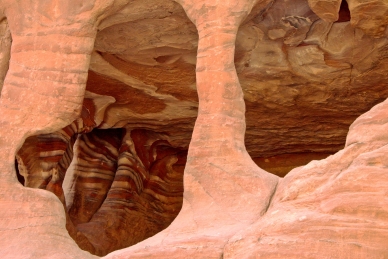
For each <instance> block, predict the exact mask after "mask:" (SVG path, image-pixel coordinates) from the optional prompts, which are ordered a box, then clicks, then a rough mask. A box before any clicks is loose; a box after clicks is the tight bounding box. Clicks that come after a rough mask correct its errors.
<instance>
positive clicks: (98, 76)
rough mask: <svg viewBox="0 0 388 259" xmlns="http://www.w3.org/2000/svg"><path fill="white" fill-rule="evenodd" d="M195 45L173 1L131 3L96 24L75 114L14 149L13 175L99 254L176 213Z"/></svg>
mask: <svg viewBox="0 0 388 259" xmlns="http://www.w3.org/2000/svg"><path fill="white" fill-rule="evenodd" d="M133 10H136V11H135V12H134V11H133ZM139 13H142V15H141V16H139ZM123 17H125V18H123ZM197 45H198V35H197V30H196V28H195V26H194V25H193V24H192V23H191V21H190V20H189V19H188V18H187V16H186V14H185V12H184V10H183V8H182V7H181V6H180V5H179V4H177V3H176V2H174V1H171V0H160V1H148V2H142V1H131V3H129V4H128V5H127V6H125V7H123V8H122V9H121V10H119V11H118V12H117V13H116V14H113V15H111V16H109V17H107V18H106V19H104V20H102V21H101V23H100V25H99V30H98V33H97V36H96V41H95V48H94V51H93V53H92V55H91V62H90V68H89V76H88V82H87V84H86V94H85V99H84V103H83V107H82V112H81V116H80V118H79V119H77V120H76V121H74V122H73V123H72V124H71V125H69V126H67V127H66V128H64V129H62V130H60V131H58V132H53V133H50V134H44V135H38V136H31V137H29V138H27V140H26V141H25V143H24V145H23V146H22V148H21V149H20V151H19V153H18V154H17V174H18V175H19V181H20V182H21V183H22V184H23V185H24V186H27V187H32V188H40V189H46V190H49V191H51V192H53V193H54V194H55V195H56V196H57V197H58V198H59V199H60V200H61V202H62V203H63V205H64V207H65V211H66V219H67V223H66V224H67V225H66V227H67V230H68V232H69V234H70V236H71V237H72V238H73V239H74V240H75V241H76V243H77V244H78V246H79V247H80V248H81V249H83V250H86V251H89V252H91V253H92V254H96V255H99V256H103V255H106V254H108V253H110V252H112V251H115V250H118V249H121V248H125V247H128V246H131V245H134V244H136V243H138V242H140V241H142V240H144V239H146V238H148V237H150V236H153V235H155V234H156V233H158V232H160V231H162V230H163V229H165V228H166V227H167V226H168V225H170V223H171V222H172V221H173V220H174V219H175V217H176V216H177V214H178V213H179V211H180V209H181V206H182V200H183V171H184V168H185V164H186V156H187V149H188V145H189V143H190V139H191V134H192V130H193V127H194V122H195V119H196V116H197V107H198V96H197V92H196V86H195V63H196V52H197Z"/></svg>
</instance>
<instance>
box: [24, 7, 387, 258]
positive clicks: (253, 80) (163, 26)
mask: <svg viewBox="0 0 388 259" xmlns="http://www.w3.org/2000/svg"><path fill="white" fill-rule="evenodd" d="M302 2H304V1H302V0H296V1H285V0H284V1H282V0H278V1H276V2H274V3H273V4H272V5H271V6H268V8H267V9H266V10H265V12H264V13H263V12H261V11H260V12H257V13H252V14H251V15H250V19H248V20H247V21H245V22H244V23H243V24H242V25H241V26H240V29H239V32H238V35H237V40H236V50H235V66H236V69H237V74H238V77H239V80H240V83H241V87H242V89H243V91H244V96H245V97H244V98H245V104H246V124H247V129H246V135H245V136H246V137H245V145H246V148H247V150H248V152H249V154H250V156H251V157H252V159H253V160H254V162H255V163H256V164H257V165H258V166H260V167H261V168H263V169H265V170H267V171H269V172H271V173H273V174H276V175H278V176H281V177H283V176H285V175H286V174H287V173H288V172H289V171H290V170H291V169H293V168H295V167H297V166H302V165H305V164H307V163H308V162H309V161H311V160H317V159H323V158H326V157H327V156H329V155H331V154H334V153H335V152H337V151H338V150H340V149H342V148H343V146H344V144H345V138H346V134H347V132H348V128H349V125H350V124H351V123H352V122H353V121H354V119H355V118H356V117H358V116H359V115H360V114H362V113H364V112H366V111H367V110H369V109H370V108H371V107H373V106H374V105H375V104H377V103H379V102H381V101H383V100H384V99H385V98H386V97H387V96H388V90H387V88H386V87H385V86H386V85H385V84H384V83H382V82H381V81H376V80H377V79H376V80H373V78H374V75H375V74H379V73H381V72H382V71H381V70H380V68H379V67H378V66H377V65H376V64H375V63H373V62H372V61H370V60H368V59H367V56H368V55H372V56H378V55H379V53H380V52H381V51H384V46H385V45H384V42H383V40H381V39H372V38H371V37H368V36H365V35H361V36H359V38H357V40H358V41H359V42H358V45H357V44H355V43H354V37H356V36H354V35H355V29H354V28H352V27H351V26H350V22H349V21H350V12H349V9H348V7H347V3H346V1H342V4H341V8H340V13H339V19H338V21H337V22H336V23H329V22H325V21H323V20H322V19H320V18H319V17H318V16H317V14H315V13H313V12H312V11H311V10H310V8H308V7H306V5H305V4H302ZM158 3H159V5H157V6H154V4H153V3H152V1H150V2H148V1H146V2H144V3H140V1H134V2H132V3H131V4H129V5H128V6H126V7H125V8H123V9H122V10H120V11H119V12H118V13H117V14H115V15H112V16H110V17H108V18H106V19H105V20H103V21H102V23H101V25H100V27H99V32H98V34H97V38H96V42H95V48H94V51H93V53H92V55H91V62H90V69H89V72H88V82H87V85H86V95H85V99H84V103H83V107H82V111H81V115H80V118H78V119H77V120H76V121H74V122H73V123H72V124H71V125H69V126H67V127H65V128H63V129H62V130H60V131H57V132H53V133H50V134H44V135H36V136H31V137H29V138H28V139H27V140H26V141H25V143H24V145H23V147H22V148H21V149H20V151H19V153H18V155H17V170H16V171H17V176H18V179H19V181H20V182H21V183H22V184H23V185H24V186H27V187H32V188H40V189H46V190H49V191H51V192H53V193H54V194H55V195H56V196H57V197H58V198H59V199H60V200H61V202H62V203H63V205H64V208H65V212H66V219H67V226H66V227H67V229H68V231H69V234H70V235H71V236H72V238H73V239H74V240H75V241H76V242H77V244H78V245H79V247H80V248H82V249H84V250H86V251H89V252H91V253H93V254H96V255H99V256H102V255H106V254H107V253H109V252H111V251H114V250H117V249H120V248H124V247H128V246H130V245H133V244H136V243H138V242H140V241H142V240H144V239H146V238H148V237H150V236H152V235H154V234H156V233H158V232H160V231H161V230H163V229H164V228H166V227H167V226H168V225H169V224H170V223H171V222H172V221H173V220H174V218H175V217H176V216H177V214H178V213H179V211H180V208H181V206H182V196H183V171H184V167H185V164H186V157H187V150H188V146H189V143H190V138H191V132H192V129H193V126H194V122H195V118H196V116H197V107H198V96H197V93H196V86H195V84H196V81H195V65H196V50H197V44H198V36H197V31H196V28H195V26H194V25H193V24H192V23H191V21H190V20H189V19H188V18H187V16H186V14H185V13H184V11H183V9H182V8H181V7H180V5H178V4H177V3H175V2H172V1H158ZM133 10H136V11H137V12H133ZM132 12H133V13H132ZM139 13H142V14H144V13H145V14H146V17H145V18H144V15H143V16H141V17H139V16H137V15H138V14H139ZM123 17H125V18H124V19H123ZM349 35H352V37H353V38H352V37H350V36H349ZM338 41H341V44H338ZM371 43H373V44H371ZM306 57H307V58H306ZM371 71H372V72H371ZM354 103H357V104H358V105H356V106H355V105H354Z"/></svg>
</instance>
